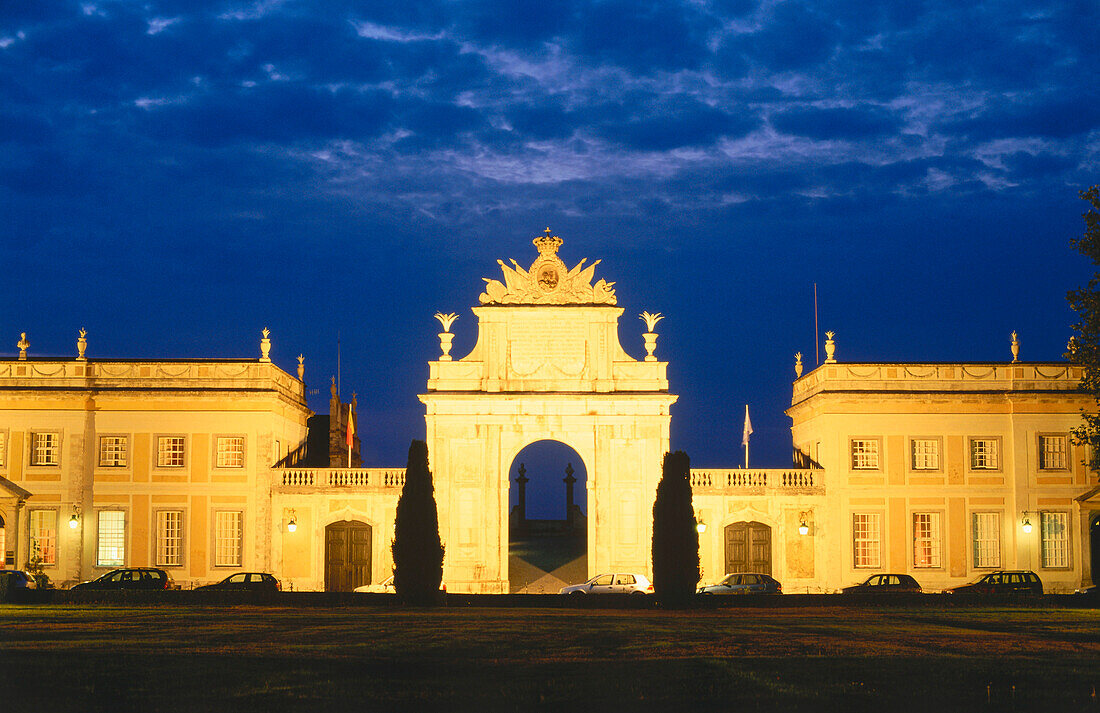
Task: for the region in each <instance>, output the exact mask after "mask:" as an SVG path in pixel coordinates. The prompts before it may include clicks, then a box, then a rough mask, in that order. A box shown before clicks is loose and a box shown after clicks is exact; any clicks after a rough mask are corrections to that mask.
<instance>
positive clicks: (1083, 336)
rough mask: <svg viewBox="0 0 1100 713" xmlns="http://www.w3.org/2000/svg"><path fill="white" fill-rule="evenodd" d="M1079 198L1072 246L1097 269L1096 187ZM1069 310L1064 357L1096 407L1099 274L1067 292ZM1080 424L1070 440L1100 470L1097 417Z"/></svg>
mask: <svg viewBox="0 0 1100 713" xmlns="http://www.w3.org/2000/svg"><path fill="white" fill-rule="evenodd" d="M1080 196H1081V198H1082V199H1083V200H1085V201H1088V203H1089V209H1088V210H1087V211H1085V214H1084V218H1085V234H1084V235H1083V236H1081V237H1080V238H1077V239H1073V240H1071V241H1070V244H1071V245H1073V247H1074V248H1076V249H1077V250H1078V251H1079V252H1080V253H1081V254H1082V255H1084V256H1085V257H1087V258H1088V259H1089V260H1092V263H1093V264H1094V265H1098V266H1100V186H1093V187H1092V188H1089V189H1088V190H1086V191H1081V192H1080ZM1068 299H1069V304H1070V307H1072V308H1073V310H1074V311H1075V312H1077V317H1078V321H1077V322H1075V323H1074V324H1073V325H1072V329H1073V332H1074V334H1073V336H1072V337H1070V340H1069V346H1068V348H1067V349H1068V350H1067V352H1066V358H1067V359H1069V360H1070V361H1072V362H1073V363H1075V364H1079V365H1081V366H1082V367H1083V375H1082V378H1081V390H1082V391H1086V392H1088V393H1089V394H1091V395H1092V396H1093V398H1094V399H1095V400H1096V402H1097V404H1098V405H1100V272H1094V273H1093V275H1092V279H1090V280H1089V282H1088V285H1086V286H1085V287H1082V288H1081V289H1078V290H1071V291H1070V292H1069V295H1068ZM1082 416H1083V418H1084V423H1082V424H1081V425H1080V426H1078V427H1077V428H1075V429H1073V438H1074V441H1076V442H1077V443H1079V444H1085V445H1088V446H1091V448H1089V453H1090V455H1089V464H1088V465H1089V470H1091V471H1093V472H1094V473H1096V472H1098V471H1100V414H1098V413H1087V412H1086V413H1082Z"/></svg>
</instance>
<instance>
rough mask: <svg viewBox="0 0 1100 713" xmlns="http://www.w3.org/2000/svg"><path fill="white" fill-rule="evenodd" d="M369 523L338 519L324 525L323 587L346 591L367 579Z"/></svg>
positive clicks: (366, 581)
mask: <svg viewBox="0 0 1100 713" xmlns="http://www.w3.org/2000/svg"><path fill="white" fill-rule="evenodd" d="M371 540H372V531H371V526H370V525H368V524H367V523H365V522H358V521H355V520H341V521H339V522H334V523H331V524H329V525H327V526H325V591H326V592H350V591H352V590H353V589H355V588H356V587H359V586H362V585H364V584H370V583H371V544H372V542H371Z"/></svg>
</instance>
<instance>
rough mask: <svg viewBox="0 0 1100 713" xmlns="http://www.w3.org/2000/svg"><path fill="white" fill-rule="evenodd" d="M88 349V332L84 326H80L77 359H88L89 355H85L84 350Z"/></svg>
mask: <svg viewBox="0 0 1100 713" xmlns="http://www.w3.org/2000/svg"><path fill="white" fill-rule="evenodd" d="M87 349H88V333H87V332H86V331H84V327H81V328H80V337H78V338H77V340H76V360H77V361H88V357H86V356H84V352H85V351H87Z"/></svg>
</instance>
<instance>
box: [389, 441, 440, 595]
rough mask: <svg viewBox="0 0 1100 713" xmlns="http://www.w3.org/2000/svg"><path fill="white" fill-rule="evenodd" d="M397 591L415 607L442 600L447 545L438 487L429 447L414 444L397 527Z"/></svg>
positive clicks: (395, 586) (395, 559)
mask: <svg viewBox="0 0 1100 713" xmlns="http://www.w3.org/2000/svg"><path fill="white" fill-rule="evenodd" d="M392 551H393V587H394V589H395V590H396V591H397V596H399V597H401V598H402V599H403V600H405V601H407V602H409V603H411V604H420V605H430V604H433V603H435V602H436V601H438V599H439V583H440V582H441V581H442V580H443V544H442V543H441V542H440V540H439V514H438V512H437V511H436V507H435V487H434V486H433V485H432V473H431V471H430V470H428V444H426V443H424V441H413V442H412V444H410V445H409V462H408V466H407V467H406V468H405V484H404V485H403V486H402V488H401V497H400V498H399V499H398V501H397V515H396V517H395V519H394V527H393V546H392Z"/></svg>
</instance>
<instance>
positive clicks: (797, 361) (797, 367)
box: [794, 352, 802, 379]
mask: <svg viewBox="0 0 1100 713" xmlns="http://www.w3.org/2000/svg"><path fill="white" fill-rule="evenodd" d="M794 378H796V379H801V378H802V352H795V355H794Z"/></svg>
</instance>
